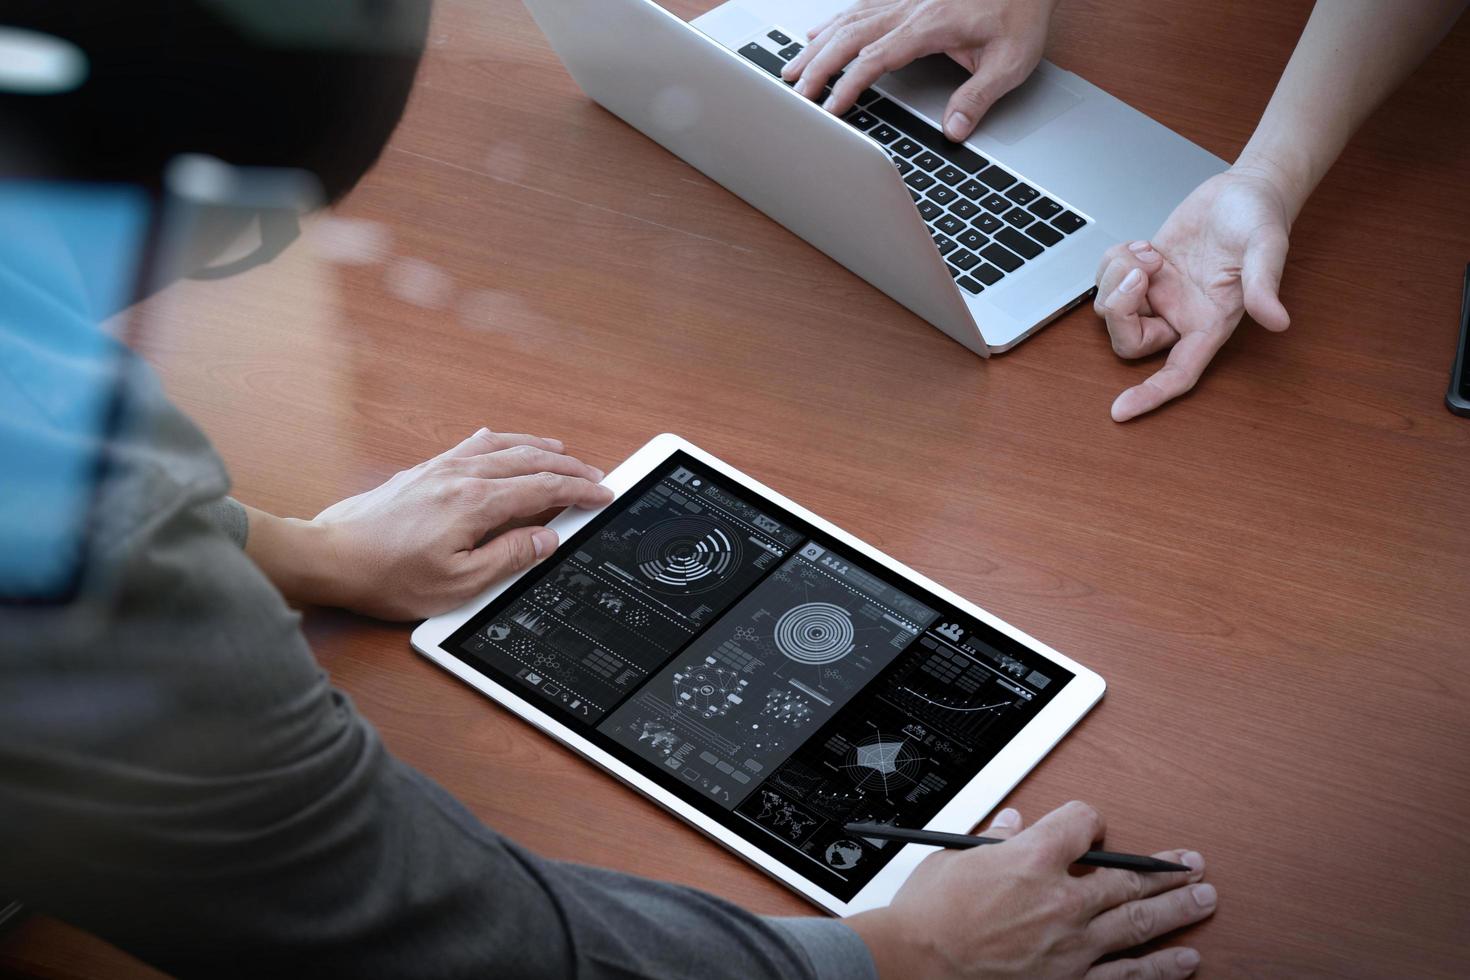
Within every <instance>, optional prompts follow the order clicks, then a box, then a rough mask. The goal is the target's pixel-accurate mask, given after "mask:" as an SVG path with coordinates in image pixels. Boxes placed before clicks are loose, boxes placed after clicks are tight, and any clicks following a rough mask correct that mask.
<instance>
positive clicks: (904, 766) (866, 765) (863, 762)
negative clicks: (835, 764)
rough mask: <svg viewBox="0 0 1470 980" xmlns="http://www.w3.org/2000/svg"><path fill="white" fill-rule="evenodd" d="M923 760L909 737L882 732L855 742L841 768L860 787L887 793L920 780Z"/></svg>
mask: <svg viewBox="0 0 1470 980" xmlns="http://www.w3.org/2000/svg"><path fill="white" fill-rule="evenodd" d="M922 761H923V759H922V758H921V757H920V755H919V754H918V753H917V752H915V751H914V749H913V747H912V746H911V745H910V744H909V740H908V739H905V738H893V737H890V736H888V735H884V734H881V733H880V734H878V735H874V736H873V737H872V738H869V739H867V740H866V741H864V742H861V743H860V744H858V745H854V746H853V747H852V750H851V751H850V752H848V753H847V759H846V760H845V761H844V762H843V763H842V771H843V772H845V773H847V777H848V778H849V779H851V780H852V781H853V783H855V784H856V785H857V788H858V789H860V790H863V791H864V792H873V791H877V792H881V793H883V794H884V795H885V796H886V795H888V794H890V793H892V792H894V791H896V790H900V789H903V788H904V787H906V786H910V785H912V784H913V783H915V782H917V781H918V778H919V764H920V763H921V762H922Z"/></svg>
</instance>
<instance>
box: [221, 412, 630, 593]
mask: <svg viewBox="0 0 1470 980" xmlns="http://www.w3.org/2000/svg"><path fill="white" fill-rule="evenodd" d="M563 450H564V447H563V446H562V444H561V443H560V442H559V441H557V440H555V439H542V438H538V437H536V436H529V435H517V434H507V433H499V432H491V431H490V430H489V429H481V430H480V431H479V432H476V433H475V434H474V435H472V436H470V437H469V438H468V439H466V440H465V441H464V442H462V443H460V444H459V445H458V446H455V447H454V448H453V449H451V450H449V451H448V452H446V453H443V454H442V455H439V456H436V457H434V458H433V459H430V460H428V461H426V462H423V463H420V464H418V465H417V466H415V467H413V468H411V469H407V470H404V471H403V472H401V473H398V474H396V475H394V477H393V478H392V479H390V480H389V481H388V482H387V483H384V484H383V485H382V486H380V487H378V488H377V489H375V490H369V491H368V492H367V493H363V494H358V495H357V496H355V497H349V498H347V499H346V500H343V501H341V502H340V503H336V504H333V505H332V506H331V507H328V508H327V509H326V510H324V511H322V512H321V513H320V514H318V515H317V516H316V517H315V518H313V519H312V520H311V521H289V520H282V519H280V518H271V517H270V515H266V514H260V513H259V512H255V511H252V512H251V523H250V531H249V536H248V537H247V540H246V550H247V552H249V553H250V555H251V557H253V558H255V560H256V562H257V564H259V565H260V566H261V567H262V568H263V569H265V571H266V573H267V575H269V576H270V578H271V579H272V580H273V581H275V582H276V583H277V585H278V587H280V589H281V591H282V592H283V593H285V594H286V596H287V597H288V598H291V599H293V600H297V601H304V602H312V603H318V604H323V605H335V606H342V607H344V608H347V609H352V610H354V611H356V612H360V613H364V614H366V615H369V616H377V617H379V618H382V619H414V618H419V617H423V616H432V615H434V614H436V613H440V612H444V611H445V610H447V609H452V608H454V607H455V606H457V605H459V604H460V603H462V602H465V601H467V600H468V599H470V598H472V597H473V596H474V595H475V594H476V593H478V592H480V591H481V590H483V589H484V588H485V587H487V586H488V585H490V584H491V583H492V582H495V581H496V580H498V579H500V578H503V577H504V576H506V575H510V574H512V573H513V572H518V571H520V570H521V569H524V568H528V567H529V566H531V565H532V564H534V563H535V562H536V561H538V560H539V559H541V558H543V557H545V556H546V555H549V554H550V553H551V552H552V551H553V550H554V549H555V548H556V545H557V537H556V532H554V531H551V530H548V529H547V528H545V527H542V526H540V525H531V526H521V527H514V526H511V525H513V524H516V523H520V522H524V521H525V520H526V519H528V518H531V517H534V516H535V515H539V514H541V513H543V512H545V511H547V510H549V509H551V508H555V507H567V506H580V507H600V506H603V505H604V504H607V503H608V502H610V501H611V500H612V498H613V494H612V491H610V490H608V489H607V488H606V487H602V486H599V485H598V481H599V480H601V479H602V477H603V474H602V471H601V470H598V469H596V468H595V467H592V466H589V465H587V464H586V463H583V462H582V461H581V460H578V459H576V458H574V457H572V456H567V455H565V454H564V452H563Z"/></svg>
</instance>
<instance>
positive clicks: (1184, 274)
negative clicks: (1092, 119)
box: [1095, 0, 1466, 422]
mask: <svg viewBox="0 0 1470 980" xmlns="http://www.w3.org/2000/svg"><path fill="white" fill-rule="evenodd" d="M1465 6H1466V5H1465V3H1464V0H1433V2H1425V3H1418V4H1395V3H1385V2H1382V0H1342V2H1339V3H1331V4H1324V3H1319V4H1317V6H1316V8H1315V9H1314V10H1313V11H1312V17H1311V19H1310V20H1309V21H1308V22H1307V27H1306V30H1305V31H1304V32H1303V33H1302V37H1301V40H1300V41H1299V42H1298V43H1297V47H1296V51H1295V52H1294V53H1293V54H1292V57H1291V62H1290V63H1289V64H1288V65H1287V67H1286V72H1285V73H1284V74H1283V75H1282V77H1281V82H1280V83H1279V84H1278V85H1277V87H1276V93H1275V94H1274V95H1273V96H1272V98H1271V103H1270V105H1269V106H1267V108H1266V113H1265V115H1264V116H1262V118H1261V122H1260V124H1259V125H1257V127H1256V131H1255V134H1254V135H1253V136H1252V137H1251V140H1250V142H1249V143H1248V144H1247V145H1246V148H1245V149H1244V150H1243V151H1242V152H1241V155H1240V158H1239V159H1238V160H1237V161H1236V163H1235V166H1233V167H1232V168H1231V169H1230V170H1229V171H1227V172H1225V173H1223V174H1220V175H1218V176H1215V177H1212V178H1210V179H1209V180H1207V181H1205V182H1204V183H1203V184H1201V185H1200V186H1199V187H1198V188H1196V189H1195V191H1194V192H1193V193H1192V194H1190V196H1189V197H1187V198H1186V199H1185V200H1184V201H1183V202H1182V203H1181V204H1180V205H1179V207H1178V208H1176V209H1175V210H1174V213H1173V214H1171V215H1170V216H1169V218H1168V219H1167V220H1166V221H1165V222H1164V224H1163V226H1162V227H1161V228H1160V229H1159V231H1158V233H1157V234H1156V235H1155V236H1154V238H1153V240H1152V242H1133V243H1131V244H1129V245H1126V246H1125V245H1117V246H1114V247H1113V248H1112V249H1110V250H1109V251H1108V252H1107V254H1106V255H1105V256H1104V258H1103V262H1102V266H1101V267H1100V268H1099V270H1098V277H1097V285H1098V290H1097V297H1098V298H1097V301H1096V304H1095V309H1096V310H1097V313H1098V315H1099V316H1102V317H1104V318H1105V319H1106V321H1107V326H1108V333H1109V334H1110V335H1111V337H1112V342H1113V350H1115V351H1116V352H1117V353H1118V355H1119V356H1120V357H1125V358H1134V357H1146V356H1148V355H1150V354H1154V353H1157V352H1158V351H1161V350H1164V349H1166V348H1168V349H1169V356H1168V359H1167V360H1166V361H1165V363H1164V366H1163V367H1162V368H1160V369H1159V370H1158V371H1157V372H1155V373H1154V374H1153V375H1152V376H1151V377H1149V378H1148V379H1147V380H1145V381H1144V382H1143V383H1142V384H1138V385H1135V386H1134V387H1132V388H1129V389H1128V390H1126V391H1124V392H1123V393H1122V394H1120V395H1119V396H1118V397H1117V399H1116V400H1115V401H1114V402H1113V407H1112V414H1113V418H1114V420H1116V421H1118V422H1125V421H1127V420H1128V419H1131V418H1134V417H1135V416H1138V415H1142V414H1144V413H1145V412H1151V411H1153V410H1154V409H1156V408H1158V407H1159V406H1160V405H1163V404H1164V403H1165V402H1167V401H1169V400H1171V399H1173V398H1177V397H1178V396H1180V395H1182V394H1184V393H1185V392H1187V391H1189V390H1190V389H1191V388H1193V387H1194V385H1195V383H1196V382H1198V381H1199V379H1200V376H1201V375H1202V374H1203V373H1204V370H1205V368H1206V367H1207V366H1208V365H1209V363H1210V360H1211V358H1213V357H1214V356H1215V352H1216V351H1218V350H1219V349H1220V348H1221V347H1222V346H1224V344H1225V341H1227V340H1228V339H1230V335H1231V334H1232V333H1233V332H1234V331H1235V326H1236V324H1238V323H1239V322H1240V318H1241V315H1242V314H1243V313H1249V314H1250V315H1251V317H1252V319H1254V320H1255V321H1256V322H1257V323H1259V324H1260V325H1261V326H1263V327H1265V328H1267V329H1268V330H1272V331H1281V330H1285V329H1286V328H1287V325H1288V324H1289V323H1290V318H1289V317H1288V316H1287V313H1286V309H1285V307H1283V306H1282V304H1281V301H1280V299H1278V298H1277V288H1278V286H1279V285H1280V282H1281V274H1282V267H1283V266H1284V265H1285V263H1286V251H1287V234H1288V232H1289V231H1290V229H1291V225H1292V222H1293V221H1295V220H1296V216H1297V214H1298V213H1300V211H1301V209H1302V206H1303V205H1304V204H1306V201H1307V198H1308V197H1309V196H1310V195H1311V193H1312V191H1313V189H1315V188H1316V186H1317V184H1318V182H1319V181H1320V180H1321V179H1322V177H1323V175H1325V174H1326V172H1327V170H1328V168H1330V167H1331V166H1332V163H1333V161H1334V160H1336V159H1337V156H1338V154H1339V153H1341V152H1342V148H1343V147H1344V146H1345V145H1346V144H1347V141H1348V138H1349V137H1351V136H1352V134H1353V131H1354V130H1355V129H1357V127H1358V126H1359V124H1361V123H1362V122H1363V120H1364V119H1366V118H1367V116H1368V114H1369V113H1370V112H1371V111H1372V110H1373V108H1374V107H1375V106H1376V105H1377V104H1378V103H1379V102H1380V101H1382V100H1383V99H1384V98H1385V97H1386V96H1387V95H1388V94H1389V93H1390V92H1391V91H1393V89H1395V88H1396V87H1397V86H1398V85H1399V83H1400V82H1401V81H1403V79H1404V78H1405V77H1406V76H1407V75H1408V74H1409V73H1410V72H1411V71H1412V70H1413V69H1414V67H1415V66H1416V65H1418V64H1419V62H1420V61H1421V60H1423V58H1424V57H1425V56H1426V55H1427V54H1428V53H1429V52H1430V51H1431V50H1432V49H1433V48H1434V47H1435V45H1437V44H1438V43H1439V41H1440V39H1441V38H1442V37H1443V36H1444V34H1445V32H1446V31H1448V30H1449V28H1450V26H1451V25H1453V24H1454V22H1455V20H1456V18H1458V17H1459V15H1460V13H1461V12H1462V11H1463V10H1464V8H1465Z"/></svg>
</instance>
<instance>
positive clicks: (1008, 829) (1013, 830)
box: [980, 807, 1023, 840]
mask: <svg viewBox="0 0 1470 980" xmlns="http://www.w3.org/2000/svg"><path fill="white" fill-rule="evenodd" d="M1022 823H1023V821H1022V820H1021V812H1020V811H1019V810H1013V809H1011V808H1010V807H1006V808H1005V809H1004V810H1002V811H1000V812H999V813H997V814H996V815H995V819H994V820H992V821H991V822H990V826H989V827H987V828H986V829H985V831H984V832H983V833H981V835H980V836H981V837H995V838H998V839H1000V840H1009V839H1010V838H1012V837H1014V836H1016V835H1017V834H1019V833H1020V832H1021V825H1022Z"/></svg>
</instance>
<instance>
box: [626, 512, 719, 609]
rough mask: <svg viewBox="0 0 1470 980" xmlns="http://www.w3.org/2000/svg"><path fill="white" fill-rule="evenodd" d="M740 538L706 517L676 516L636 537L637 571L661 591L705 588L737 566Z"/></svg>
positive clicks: (681, 592)
mask: <svg viewBox="0 0 1470 980" xmlns="http://www.w3.org/2000/svg"><path fill="white" fill-rule="evenodd" d="M740 556H741V550H740V539H739V538H738V537H736V535H735V534H734V532H732V531H731V530H730V529H729V528H728V527H726V526H725V525H724V524H721V523H720V522H719V521H716V520H713V519H710V518H699V517H676V518H674V519H673V520H668V521H664V522H662V523H660V524H655V525H654V526H653V527H651V528H649V529H648V530H647V531H645V532H644V534H643V537H642V538H640V539H639V541H638V555H637V562H638V571H639V572H641V573H642V574H643V577H644V578H646V579H648V581H649V582H650V583H651V584H652V585H653V587H654V588H656V589H658V590H659V591H661V592H672V593H676V594H679V595H690V594H694V593H699V592H708V591H709V590H710V589H713V588H716V587H718V586H719V585H721V584H722V583H724V582H726V581H728V580H729V578H730V576H732V575H733V574H735V571H736V569H738V568H739V567H740Z"/></svg>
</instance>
